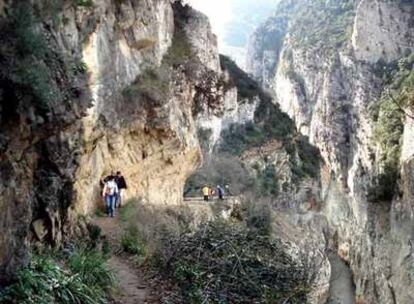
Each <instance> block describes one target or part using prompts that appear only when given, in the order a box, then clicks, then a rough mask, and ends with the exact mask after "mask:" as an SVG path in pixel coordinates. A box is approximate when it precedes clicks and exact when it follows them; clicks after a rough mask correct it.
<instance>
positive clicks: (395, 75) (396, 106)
mask: <svg viewBox="0 0 414 304" xmlns="http://www.w3.org/2000/svg"><path fill="white" fill-rule="evenodd" d="M413 66H414V55H411V56H409V57H407V58H403V59H401V60H399V61H398V63H394V64H391V65H386V66H384V68H383V69H381V70H383V71H385V74H384V75H385V76H384V77H383V78H384V80H385V82H386V86H385V90H384V92H383V94H382V96H381V99H380V101H379V102H378V103H377V104H375V106H372V107H371V116H372V118H373V119H374V121H375V125H374V140H375V142H376V143H377V144H378V147H379V149H380V155H379V160H378V164H379V170H378V174H377V176H375V177H374V180H373V185H372V187H370V188H369V189H368V199H369V200H371V201H373V202H377V201H391V200H392V199H393V197H394V194H395V192H396V188H397V181H398V178H399V165H400V155H401V145H402V135H403V132H404V121H405V119H413V120H414V117H411V116H412V115H411V114H410V113H408V110H409V109H411V110H412V109H414V70H413ZM390 67H394V69H391V70H390Z"/></svg>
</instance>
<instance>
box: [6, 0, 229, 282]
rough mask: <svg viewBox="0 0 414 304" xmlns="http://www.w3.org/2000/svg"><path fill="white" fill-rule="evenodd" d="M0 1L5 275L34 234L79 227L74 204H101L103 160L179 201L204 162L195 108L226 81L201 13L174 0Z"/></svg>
mask: <svg viewBox="0 0 414 304" xmlns="http://www.w3.org/2000/svg"><path fill="white" fill-rule="evenodd" d="M0 8H1V10H2V13H1V14H0V16H1V17H0V18H1V19H0V25H1V28H2V35H1V37H0V41H1V44H2V49H1V55H2V56H3V57H2V58H6V60H1V62H0V65H1V71H2V72H1V73H0V99H1V105H0V115H1V120H0V126H1V129H0V174H1V180H0V194H1V195H0V226H1V227H2V234H1V236H0V248H1V250H0V282H3V281H7V280H8V279H10V278H11V274H12V273H13V271H14V270H15V269H16V267H18V266H19V265H22V264H24V263H25V261H26V259H27V252H28V246H29V244H30V243H32V242H38V241H42V242H46V243H52V244H56V245H59V244H61V242H62V241H64V239H65V237H68V236H70V235H71V234H73V233H75V232H76V231H75V230H74V228H76V227H75V226H74V225H72V223H73V222H75V220H76V217H77V215H79V214H87V213H88V212H91V211H92V210H93V209H94V208H95V207H96V206H97V205H98V204H102V202H101V198H100V197H99V196H100V186H99V181H100V178H101V177H102V176H104V175H106V174H108V173H109V172H110V170H120V171H122V173H123V174H124V176H125V177H126V179H127V182H128V186H129V187H128V191H127V196H128V197H131V196H137V197H141V198H142V199H143V200H145V201H147V202H148V203H153V204H176V203H179V202H181V199H182V191H183V186H184V182H185V180H186V179H187V177H188V175H189V174H190V173H191V172H193V171H194V170H195V168H196V167H197V166H198V165H199V164H200V162H201V152H200V151H201V150H200V146H199V142H198V137H197V128H196V125H197V124H196V122H195V121H196V119H195V118H196V115H195V113H197V111H195V108H197V107H203V104H202V103H203V102H205V103H208V104H211V105H212V104H214V103H215V102H216V101H217V100H216V99H214V98H213V97H214V94H210V93H208V94H204V92H209V88H207V87H204V86H205V85H206V82H205V80H206V79H209V75H212V77H213V78H214V79H215V80H214V81H213V83H212V85H211V87H217V86H220V85H221V86H223V85H224V84H217V83H216V82H215V81H216V80H217V82H218V80H219V79H222V76H220V75H219V74H220V73H221V72H220V71H221V69H220V66H219V61H218V52H217V50H216V40H215V37H214V36H213V34H212V33H211V32H210V25H209V24H208V20H207V19H206V18H205V17H204V16H203V15H201V14H199V13H198V12H195V11H194V10H192V9H190V8H188V7H183V6H182V5H181V4H179V3H172V2H171V1H169V0H149V1H138V0H127V1H115V0H105V1H100V2H99V5H98V4H95V5H91V6H89V5H87V6H84V5H80V4H75V3H74V2H72V1H64V2H63V3H62V5H61V6H60V5H57V6H56V7H50V6H48V5H47V3H46V2H44V1H39V2H38V3H34V4H31V3H22V2H20V1H5V2H4V3H3V1H2V2H1V5H0ZM206 45H207V46H208V47H205V46H206ZM223 77H224V76H223ZM232 90H233V89H231V88H229V92H230V91H232ZM221 102H222V100H218V103H219V104H220V103H221Z"/></svg>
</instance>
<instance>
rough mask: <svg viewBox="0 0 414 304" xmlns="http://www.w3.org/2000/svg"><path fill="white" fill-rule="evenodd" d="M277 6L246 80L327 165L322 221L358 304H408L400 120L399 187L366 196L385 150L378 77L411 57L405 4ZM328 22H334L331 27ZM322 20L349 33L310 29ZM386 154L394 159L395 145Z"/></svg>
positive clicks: (407, 207) (407, 124)
mask: <svg viewBox="0 0 414 304" xmlns="http://www.w3.org/2000/svg"><path fill="white" fill-rule="evenodd" d="M282 5H283V7H282V8H281V11H282V12H283V13H282V14H280V15H278V14H276V15H275V16H274V17H272V18H271V19H269V20H268V21H267V22H266V23H265V24H264V25H263V26H262V27H260V28H259V29H258V30H257V31H256V33H255V34H254V36H253V38H252V43H253V44H252V45H251V46H250V50H251V52H250V56H249V57H250V59H249V61H248V62H250V67H249V69H250V70H249V71H250V72H251V73H252V74H253V75H255V77H256V78H257V79H258V80H259V81H261V82H262V84H263V86H264V87H266V88H267V89H269V90H270V91H271V92H272V93H273V95H274V97H275V98H276V101H277V103H278V104H279V105H280V107H281V109H282V110H284V111H285V112H286V113H288V114H289V116H290V117H291V118H292V119H293V120H294V121H295V124H296V126H297V128H298V129H299V130H300V132H301V133H302V134H305V135H309V138H310V141H311V142H312V143H313V144H315V145H316V146H317V147H318V148H319V149H320V151H321V155H322V158H323V160H324V164H325V165H324V168H323V170H322V172H321V183H322V192H321V196H320V200H321V201H322V204H321V208H322V210H321V212H322V214H324V215H325V216H326V218H327V220H328V223H329V224H328V226H327V227H328V228H329V231H330V234H331V236H332V237H333V239H335V240H336V243H337V244H336V245H335V246H334V247H335V248H337V250H338V251H341V252H342V257H343V258H344V259H345V260H346V261H349V263H350V266H351V268H352V270H353V273H354V280H355V284H356V295H357V298H358V300H359V301H361V302H362V303H411V302H413V301H414V299H413V294H412V293H411V292H410V290H412V289H413V282H412V280H411V279H408V278H409V277H412V275H413V274H414V273H413V270H412V267H411V266H409V265H408V263H409V262H408V261H411V260H412V258H413V251H412V250H411V249H409V247H410V245H409V244H411V242H412V239H413V234H412V232H413V224H412V223H413V213H412V205H413V202H414V201H413V199H412V198H413V188H412V187H411V186H412V183H411V181H412V160H413V158H414V154H413V153H412V152H413V151H412V149H411V147H412V142H413V140H414V138H413V137H412V133H411V129H412V119H411V118H410V117H409V116H408V115H407V116H406V117H403V120H402V124H403V127H404V132H403V134H402V135H401V136H400V137H399V139H398V140H397V141H400V142H401V143H402V145H401V147H402V148H401V149H402V150H401V151H402V153H398V158H397V166H398V168H397V171H398V172H399V174H398V175H399V176H400V177H399V179H398V178H397V177H394V178H391V179H390V181H389V183H391V182H397V180H398V185H396V187H395V188H393V187H391V190H390V192H391V191H394V194H393V193H391V194H389V195H388V197H387V196H384V195H382V196H381V198H378V197H377V198H373V196H372V195H371V194H372V193H371V192H372V189H373V187H374V188H375V186H377V187H378V184H376V181H377V180H378V176H381V174H382V173H381V172H384V171H383V170H384V167H383V164H382V163H381V162H382V160H383V157H382V156H381V155H384V154H383V153H384V152H383V149H384V146H381V144H380V143H379V140H378V136H377V137H375V136H376V134H377V131H376V130H377V129H378V123H377V119H376V118H374V117H373V115H372V113H373V112H372V108H375V106H376V105H379V104H382V103H383V100H384V91H386V90H387V89H386V88H387V81H385V82H384V79H383V78H382V76H383V72H378V71H379V70H378V68H379V69H385V66H386V63H391V62H394V63H396V62H397V61H398V60H401V59H402V58H406V56H408V55H410V54H412V53H413V51H414V44H413V34H414V31H413V30H412V29H413V23H412V22H413V16H414V13H413V12H414V6H413V3H412V2H411V1H393V2H389V1H369V0H368V1H364V0H363V1H344V2H343V3H342V2H341V4H337V5H338V7H337V9H338V10H337V11H336V13H332V11H331V9H332V7H335V5H336V4H335V3H333V2H332V3H329V4H328V3H326V4H325V5H324V4H322V6H320V5H321V3H318V1H307V2H306V3H305V1H297V3H296V4H295V3H293V2H289V1H282ZM318 5H319V6H318ZM286 11H287V12H288V13H287V14H286ZM307 11H309V12H312V11H313V12H316V13H314V14H313V15H312V14H308V13H307ZM318 12H319V13H318ZM318 14H320V15H318ZM324 14H325V15H324ZM332 14H337V15H336V16H335V17H334V19H331V17H332ZM323 16H325V17H326V19H325V20H326V23H327V24H330V28H335V27H336V26H338V29H339V32H341V29H342V30H343V29H348V30H346V31H344V32H342V35H340V36H337V34H338V32H326V27H325V28H320V27H318V23H317V20H318V19H317V18H324V17H323ZM301 22H302V23H301ZM303 22H306V24H307V27H306V31H304V27H303V26H301V25H303ZM342 22H343V23H342ZM305 32H306V33H307V35H303V34H304V33H305ZM272 43H276V45H274V44H272ZM269 54H270V57H271V58H272V59H271V60H269V59H268V58H269V56H268V55H269ZM403 60H405V59H403ZM400 62H401V61H400ZM411 65H412V63H411ZM412 68H413V67H412V66H409V67H408V71H407V73H409V71H410V70H411V71H412ZM406 111H407V113H409V112H410V110H409V108H407V109H406ZM387 113H389V112H387ZM390 119H391V116H389V118H388V121H390ZM393 130H395V131H397V128H396V127H395V128H394V129H393ZM382 136H388V135H384V134H383V135H382ZM394 147H396V149H399V148H398V144H395V146H394ZM379 185H380V186H379V187H380V188H381V187H386V185H384V184H382V185H381V184H379ZM395 189H397V190H395ZM340 248H342V250H339V249H340ZM343 248H346V249H343Z"/></svg>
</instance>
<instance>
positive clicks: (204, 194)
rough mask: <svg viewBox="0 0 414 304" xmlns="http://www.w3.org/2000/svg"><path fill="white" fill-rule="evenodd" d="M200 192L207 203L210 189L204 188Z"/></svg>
mask: <svg viewBox="0 0 414 304" xmlns="http://www.w3.org/2000/svg"><path fill="white" fill-rule="evenodd" d="M202 191H203V196H204V201H206V202H208V197H209V195H210V187H208V186H204V187H203V189H202Z"/></svg>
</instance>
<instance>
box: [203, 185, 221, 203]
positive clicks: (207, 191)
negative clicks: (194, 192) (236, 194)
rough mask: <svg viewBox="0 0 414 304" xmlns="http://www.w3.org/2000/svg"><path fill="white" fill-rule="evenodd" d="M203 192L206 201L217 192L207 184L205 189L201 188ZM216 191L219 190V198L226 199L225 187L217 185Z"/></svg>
mask: <svg viewBox="0 0 414 304" xmlns="http://www.w3.org/2000/svg"><path fill="white" fill-rule="evenodd" d="M201 190H202V192H203V197H204V201H206V202H208V200H209V198H210V196H211V197H212V196H214V194H215V192H214V189H213V188H212V187H209V186H207V185H205V186H204V187H203V189H201ZM216 191H217V195H218V198H219V200H223V199H224V188H223V187H221V186H220V185H217V187H216Z"/></svg>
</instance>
